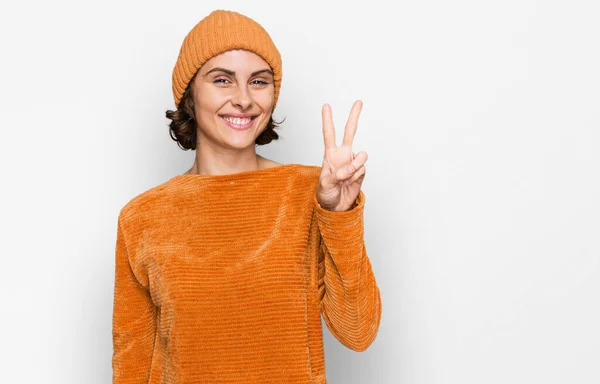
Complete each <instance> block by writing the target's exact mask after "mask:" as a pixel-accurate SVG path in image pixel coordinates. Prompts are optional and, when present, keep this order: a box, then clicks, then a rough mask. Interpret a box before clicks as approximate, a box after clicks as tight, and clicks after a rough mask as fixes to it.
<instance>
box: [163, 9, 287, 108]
mask: <svg viewBox="0 0 600 384" xmlns="http://www.w3.org/2000/svg"><path fill="white" fill-rule="evenodd" d="M232 49H245V50H248V51H252V52H254V53H256V54H257V55H259V56H260V57H262V58H263V59H264V60H265V61H266V62H267V63H269V65H270V66H271V70H273V80H274V82H275V101H274V103H273V109H275V105H276V104H277V98H278V97H279V88H280V87H281V55H280V53H279V51H278V50H277V47H275V44H274V43H273V41H272V40H271V37H270V36H269V34H268V33H267V31H265V29H264V28H263V27H262V26H261V25H260V24H258V23H257V22H256V21H254V20H252V19H251V18H249V17H247V16H244V15H242V14H240V13H237V12H233V11H226V10H221V9H218V10H215V11H213V12H212V13H211V14H209V15H208V16H206V17H205V18H204V19H202V20H200V22H198V24H196V25H195V26H194V28H192V30H191V31H190V32H189V33H188V34H187V36H186V37H185V39H184V40H183V44H182V45H181V49H180V50H179V57H178V58H177V63H175V68H174V69H173V98H174V99H175V105H176V106H177V107H178V108H179V102H180V101H181V97H182V96H183V93H184V92H185V89H186V88H187V86H188V84H189V82H190V80H191V79H192V77H194V75H195V74H196V71H198V69H200V67H201V66H202V64H204V63H205V62H207V61H208V60H209V59H210V58H211V57H213V56H216V55H218V54H220V53H223V52H225V51H229V50H232Z"/></svg>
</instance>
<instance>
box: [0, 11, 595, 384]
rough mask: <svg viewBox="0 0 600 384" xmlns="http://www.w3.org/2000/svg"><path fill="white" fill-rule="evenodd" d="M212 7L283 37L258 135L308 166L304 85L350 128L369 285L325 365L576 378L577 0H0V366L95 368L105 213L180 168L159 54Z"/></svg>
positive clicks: (51, 378) (586, 282) (106, 320)
mask: <svg viewBox="0 0 600 384" xmlns="http://www.w3.org/2000/svg"><path fill="white" fill-rule="evenodd" d="M214 9H229V10H235V11H238V12H240V13H243V14H245V15H247V16H249V17H251V18H253V19H255V20H256V21H258V22H259V23H261V24H262V25H263V26H264V27H265V29H266V30H267V31H268V32H269V34H270V35H271V37H272V38H273V40H274V42H275V44H276V45H277V46H278V48H279V50H280V52H281V54H282V58H283V82H282V88H281V95H280V98H279V102H278V105H277V109H276V110H275V115H274V116H275V118H276V119H277V120H282V119H283V118H285V119H286V120H285V122H284V123H283V125H282V128H281V129H280V130H279V132H280V133H281V136H282V138H281V139H280V140H279V141H277V142H274V143H271V144H269V145H268V146H266V147H264V148H259V149H258V153H259V154H262V155H263V156H266V157H268V158H271V159H273V160H275V161H278V162H280V163H285V164H287V163H303V164H312V165H321V163H322V158H323V137H322V130H321V106H322V105H323V104H324V103H330V104H331V105H332V110H333V118H334V121H335V124H336V132H337V135H336V139H337V142H338V144H339V143H341V139H342V136H343V129H344V124H345V122H346V119H347V117H348V114H349V112H350V107H351V106H352V102H353V101H354V100H357V99H360V100H363V102H364V107H363V110H362V113H361V116H360V120H359V126H358V130H357V134H356V138H355V140H354V149H355V152H356V151H363V150H364V151H367V152H368V155H369V159H368V161H367V164H366V166H367V174H366V178H365V182H364V184H363V191H364V192H365V195H366V205H365V243H366V246H367V252H368V254H369V258H370V260H371V263H372V267H373V271H374V273H375V276H376V278H377V281H378V284H379V287H380V290H381V295H382V301H383V318H382V321H381V326H380V329H379V334H378V336H377V339H376V340H375V341H374V343H373V344H372V345H371V346H370V348H369V349H368V350H366V351H365V352H362V353H359V352H354V351H352V350H349V349H347V348H345V347H344V346H343V345H341V344H340V343H339V342H338V341H337V340H336V339H335V338H334V337H333V336H332V335H331V334H330V333H329V330H328V329H327V328H326V325H325V323H324V322H322V324H323V327H324V329H323V332H324V342H325V350H326V356H325V358H326V370H327V378H328V380H329V381H330V383H331V384H341V383H345V384H346V383H348V384H350V383H360V384H363V383H364V384H371V383H376V384H397V383H406V384H454V383H456V384H459V383H460V384H480V383H486V384H506V383H511V384H517V383H519V384H521V383H522V384H530V383H545V384H555V383H556V384H558V383H578V384H585V383H599V382H600V371H599V370H598V364H599V363H598V362H599V361H600V327H599V326H598V324H600V308H599V305H598V304H599V303H600V242H599V238H600V236H599V234H600V220H599V217H600V202H599V199H598V196H600V180H599V176H600V175H599V166H600V151H599V150H598V149H599V148H600V133H599V128H600V115H599V106H600V71H599V70H598V68H600V50H599V48H598V47H599V39H598V37H599V36H600V23H599V22H598V20H599V19H600V7H599V5H598V2H596V1H591V0H590V1H533V0H503V1H477V0H457V1H451V2H449V1H441V0H437V1H427V0H426V1H419V2H414V1H411V2H388V1H363V2H355V3H352V2H348V1H329V2H325V1H302V2H283V1H162V2H157V1H153V2H151V1H102V2H85V1H50V2H48V1H47V2H44V1H30V2H19V3H17V2H11V3H3V5H1V6H0V32H1V33H0V39H1V46H2V55H1V56H2V60H1V62H0V66H1V68H2V70H1V71H0V80H1V84H2V85H1V87H0V94H1V99H0V102H1V103H0V105H1V108H2V111H3V113H2V120H3V122H2V130H1V132H2V138H1V140H0V153H1V156H2V159H1V161H0V166H1V167H2V168H1V174H2V180H3V182H2V189H1V194H2V195H1V199H0V204H1V207H0V208H1V213H0V220H1V224H2V241H1V243H0V244H1V245H0V247H1V248H0V254H1V257H2V267H1V268H0V292H1V303H2V305H1V306H0V311H1V313H0V326H1V329H2V334H3V335H2V343H1V345H2V346H1V347H0V361H1V363H0V365H1V366H2V372H1V373H0V375H1V377H0V381H1V382H3V383H11V384H13V383H14V384H17V383H32V384H33V383H35V384H38V383H61V384H66V383H72V384H80V383H86V384H100V383H109V382H110V381H111V375H112V368H111V357H112V335H111V326H112V324H111V321H112V305H113V301H112V300H113V284H114V250H115V241H116V229H117V226H116V225H117V216H118V213H119V210H120V209H121V207H122V206H123V205H124V204H125V203H127V201H129V200H130V199H131V198H133V197H134V196H136V195H138V194H139V193H142V192H144V191H145V190H147V189H149V188H151V187H153V186H156V185H158V184H159V183H162V182H164V181H166V180H168V179H169V178H171V177H172V176H174V175H176V174H181V173H183V172H185V171H186V170H187V169H188V168H189V167H190V166H191V165H192V162H193V156H194V152H192V151H187V152H185V151H182V150H181V149H180V148H179V147H178V146H177V145H176V143H175V142H174V141H172V140H171V138H170V137H169V134H168V126H167V124H168V120H167V119H166V118H165V116H164V114H165V111H166V110H167V109H174V104H173V98H172V93H171V73H172V69H173V66H174V65H175V60H176V58H177V55H178V52H179V48H180V46H181V43H182V42H183V38H184V37H185V35H186V34H187V32H188V31H189V30H190V29H191V28H192V27H193V26H194V25H195V24H196V23H197V22H198V21H200V20H201V19H202V18H203V17H205V16H206V15H208V13H210V12H211V11H212V10H214Z"/></svg>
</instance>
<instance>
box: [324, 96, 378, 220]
mask: <svg viewBox="0 0 600 384" xmlns="http://www.w3.org/2000/svg"><path fill="white" fill-rule="evenodd" d="M361 109H362V101H360V100H356V101H355V102H354V104H353V105H352V110H351V111H350V117H349V118H348V122H347V123H346V128H345V131H344V139H343V141H342V145H341V146H340V147H338V146H337V145H336V144H335V128H334V127H333V118H332V115H331V106H330V105H329V104H325V105H323V109H322V115H323V140H324V142H325V156H324V157H323V165H322V167H321V175H320V176H319V185H318V187H317V200H318V202H319V205H321V207H322V208H325V209H327V210H329V211H336V212H340V211H347V210H350V209H351V208H352V207H353V205H354V202H355V200H356V198H357V197H358V194H359V192H360V186H361V185H362V182H363V180H364V178H365V172H366V168H365V165H364V164H365V162H366V161H367V153H366V152H358V153H354V152H352V140H354V135H355V133H356V128H357V126H358V116H359V115H360V111H361Z"/></svg>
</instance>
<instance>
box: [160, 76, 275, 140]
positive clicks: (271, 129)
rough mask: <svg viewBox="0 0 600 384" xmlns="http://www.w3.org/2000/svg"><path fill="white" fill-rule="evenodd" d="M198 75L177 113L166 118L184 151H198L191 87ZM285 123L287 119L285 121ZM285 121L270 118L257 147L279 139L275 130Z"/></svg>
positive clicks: (185, 94)
mask: <svg viewBox="0 0 600 384" xmlns="http://www.w3.org/2000/svg"><path fill="white" fill-rule="evenodd" d="M196 74H198V72H196ZM195 78H196V75H194V77H192V79H191V80H190V82H189V84H188V86H187V88H186V89H185V92H183V96H182V97H181V101H180V102H179V107H178V108H177V110H176V111H171V110H167V112H166V117H167V119H170V120H171V122H170V123H169V134H170V135H171V138H172V139H173V140H174V141H176V142H177V145H179V147H180V148H181V149H183V150H184V151H187V150H188V149H193V150H195V149H196V141H197V132H196V129H197V123H196V118H195V116H194V100H193V96H192V91H191V85H192V84H193V82H194V79H195ZM283 121H285V119H283ZM283 121H280V122H276V121H275V120H273V116H270V117H269V122H268V123H267V127H266V128H265V130H264V131H263V132H262V133H261V134H260V135H259V136H258V137H257V138H256V140H254V144H255V145H265V144H269V143H270V142H271V141H273V140H277V139H279V134H278V133H277V132H275V129H277V128H279V125H280V124H281V123H283Z"/></svg>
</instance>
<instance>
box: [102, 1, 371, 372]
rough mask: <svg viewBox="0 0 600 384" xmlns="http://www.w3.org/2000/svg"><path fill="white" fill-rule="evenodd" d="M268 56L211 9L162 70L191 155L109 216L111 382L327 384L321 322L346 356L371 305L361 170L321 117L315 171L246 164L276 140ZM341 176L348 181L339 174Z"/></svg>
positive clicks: (362, 334) (257, 30) (277, 80)
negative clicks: (112, 238) (168, 75)
mask: <svg viewBox="0 0 600 384" xmlns="http://www.w3.org/2000/svg"><path fill="white" fill-rule="evenodd" d="M281 73H282V72H281V57H280V54H279V52H278V50H277V48H276V47H275V45H274V44H273V42H272V40H271V38H270V37H269V35H268V34H267V32H266V31H265V30H264V29H263V28H262V27H261V26H260V25H259V24H257V23H256V22H255V21H253V20H252V19H250V18H248V17H246V16H243V15H241V14H239V13H236V12H232V11H224V10H216V11H214V12H212V13H211V14H210V15H208V16H207V17H206V18H205V19H203V20H202V21H200V22H199V23H198V24H197V25H196V26H195V27H194V28H193V29H192V30H191V31H190V32H189V34H188V35H187V36H186V38H185V39H184V42H183V45H182V47H181V50H180V53H179V58H178V60H177V62H176V65H175V68H174V71H173V94H174V100H175V105H176V106H177V110H176V111H167V117H169V118H170V119H171V120H172V122H171V124H170V128H171V135H172V137H173V138H174V139H175V140H176V141H177V142H178V144H179V145H180V146H181V147H182V148H184V149H195V150H196V157H195V161H194V164H193V166H192V167H191V168H190V169H189V170H188V171H187V172H185V173H184V174H181V175H176V176H174V177H172V178H171V179H170V180H168V181H166V182H164V183H162V184H160V185H158V186H156V187H154V188H151V189H149V190H147V191H145V192H143V193H141V194H139V195H138V196H136V197H134V198H133V199H131V200H130V201H129V202H128V203H127V204H126V205H125V206H124V207H123V208H122V209H121V211H120V213H119V218H118V225H117V227H118V231H117V241H116V266H115V268H116V269H115V271H116V273H115V291H114V311H113V346H114V352H113V358H112V366H113V383H115V384H118V383H186V384H188V383H264V382H273V383H319V384H325V383H327V379H326V376H325V361H324V353H323V339H322V327H321V319H320V315H321V314H322V315H323V318H324V319H325V322H326V324H327V327H328V328H329V330H330V331H331V333H332V334H333V335H334V336H335V337H336V338H337V339H338V340H339V341H340V342H341V343H343V344H344V345H345V346H347V347H348V348H351V349H353V350H355V351H363V350H365V349H366V348H367V347H368V346H369V345H370V344H371V343H372V342H373V340H374V339H375V337H376V335H377V332H378V329H379V324H380V320H381V299H380V293H379V289H378V287H377V283H376V281H375V277H374V275H373V273H372V270H371V264H370V261H369V258H368V256H367V253H366V248H365V245H364V240H363V227H364V224H363V210H364V203H365V196H364V194H363V192H362V191H361V190H360V185H361V183H362V181H363V180H364V175H365V167H364V163H365V161H366V159H367V155H366V153H365V152H359V153H358V154H353V153H352V146H351V144H352V139H353V137H354V133H355V131H356V126H357V122H358V115H359V113H360V108H361V103H360V102H356V103H355V104H354V106H353V108H352V112H351V115H350V119H349V121H348V124H347V126H346V131H345V134H344V139H343V145H342V146H341V147H337V146H336V145H335V137H334V127H333V122H332V118H331V109H330V107H329V106H328V105H325V106H324V107H323V111H322V112H323V135H324V140H325V157H324V160H323V166H322V167H317V166H307V165H301V164H287V165H282V164H279V163H276V162H274V161H271V160H269V159H266V158H263V157H261V156H259V155H257V154H256V152H255V145H263V144H267V143H269V142H270V141H272V140H274V139H277V138H278V135H277V133H276V132H275V130H274V129H275V128H276V125H275V122H274V121H273V119H272V113H273V110H274V109H275V105H276V103H277V99H278V95H279V89H280V85H281ZM348 167H350V171H349V172H346V168H348Z"/></svg>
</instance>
